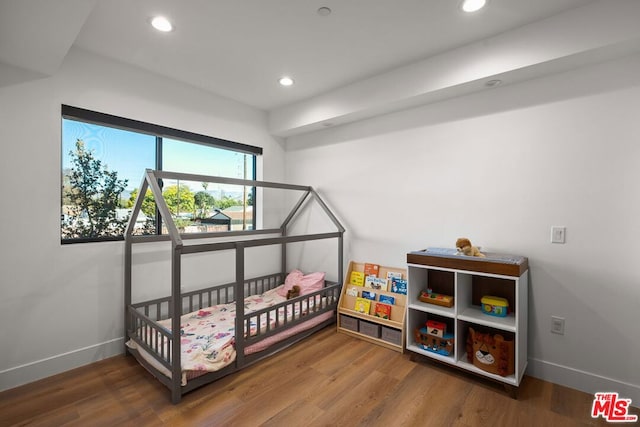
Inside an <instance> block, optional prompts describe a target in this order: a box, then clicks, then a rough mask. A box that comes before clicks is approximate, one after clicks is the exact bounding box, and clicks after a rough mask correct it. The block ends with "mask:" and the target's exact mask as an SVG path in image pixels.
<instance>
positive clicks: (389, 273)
mask: <svg viewBox="0 0 640 427" xmlns="http://www.w3.org/2000/svg"><path fill="white" fill-rule="evenodd" d="M394 277H395V278H396V279H402V273H401V272H399V271H387V281H389V282H391V281H392V280H393V278H394Z"/></svg>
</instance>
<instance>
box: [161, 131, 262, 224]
mask: <svg viewBox="0 0 640 427" xmlns="http://www.w3.org/2000/svg"><path fill="white" fill-rule="evenodd" d="M162 162H163V165H162V169H163V170H165V171H170V172H184V173H193V174H200V175H213V176H222V177H226V178H241V179H255V174H254V171H255V167H254V165H255V156H253V155H251V154H244V153H239V152H235V151H230V150H225V149H221V148H216V147H211V146H207V145H203V144H195V143H188V142H185V141H178V140H173V139H168V138H165V139H163V142H162ZM163 194H164V195H165V200H166V201H167V204H168V205H169V209H170V210H171V213H172V216H173V218H174V220H175V221H176V226H178V227H179V228H180V231H182V232H187V233H188V232H211V231H223V230H250V229H253V224H254V216H253V202H254V199H255V187H243V186H237V185H223V184H216V183H201V182H177V181H171V180H164V188H163ZM163 233H166V230H163Z"/></svg>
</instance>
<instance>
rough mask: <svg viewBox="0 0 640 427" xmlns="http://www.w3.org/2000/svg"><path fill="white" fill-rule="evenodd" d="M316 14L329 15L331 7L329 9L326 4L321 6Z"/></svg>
mask: <svg viewBox="0 0 640 427" xmlns="http://www.w3.org/2000/svg"><path fill="white" fill-rule="evenodd" d="M318 15H320V16H329V15H331V9H329V8H328V7H326V6H323V7H321V8H319V9H318Z"/></svg>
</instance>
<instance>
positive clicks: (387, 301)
mask: <svg viewBox="0 0 640 427" xmlns="http://www.w3.org/2000/svg"><path fill="white" fill-rule="evenodd" d="M380 302H381V303H384V304H389V305H394V304H395V303H396V299H395V298H394V297H392V296H389V295H380Z"/></svg>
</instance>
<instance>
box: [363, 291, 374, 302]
mask: <svg viewBox="0 0 640 427" xmlns="http://www.w3.org/2000/svg"><path fill="white" fill-rule="evenodd" d="M362 298H366V299H370V300H371V301H375V300H376V293H375V292H371V291H362Z"/></svg>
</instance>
